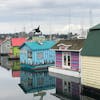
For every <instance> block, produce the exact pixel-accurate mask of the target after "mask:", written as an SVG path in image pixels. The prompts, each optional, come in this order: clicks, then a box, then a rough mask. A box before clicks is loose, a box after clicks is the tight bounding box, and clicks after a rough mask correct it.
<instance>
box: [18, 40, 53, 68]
mask: <svg viewBox="0 0 100 100" xmlns="http://www.w3.org/2000/svg"><path fill="white" fill-rule="evenodd" d="M54 44H55V41H44V42H40V43H39V42H25V43H24V44H23V45H22V46H21V47H20V63H21V64H26V65H27V67H29V68H43V67H49V66H52V65H54V60H55V51H54V50H51V49H50V48H51V47H52V46H54Z"/></svg>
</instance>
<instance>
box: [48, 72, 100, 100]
mask: <svg viewBox="0 0 100 100" xmlns="http://www.w3.org/2000/svg"><path fill="white" fill-rule="evenodd" d="M49 75H50V76H54V77H56V93H55V94H53V95H54V96H56V97H59V98H60V99H61V100H100V98H99V99H97V98H96V97H95V96H94V94H88V95H86V91H85V93H84V91H82V86H81V79H80V78H76V77H72V76H66V75H62V74H56V73H49ZM82 92H83V93H82Z"/></svg>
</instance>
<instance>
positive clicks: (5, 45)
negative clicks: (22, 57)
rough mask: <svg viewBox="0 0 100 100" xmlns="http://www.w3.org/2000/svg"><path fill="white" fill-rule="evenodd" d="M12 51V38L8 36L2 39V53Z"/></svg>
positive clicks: (6, 53) (0, 47)
mask: <svg viewBox="0 0 100 100" xmlns="http://www.w3.org/2000/svg"><path fill="white" fill-rule="evenodd" d="M10 53H11V40H10V38H6V39H4V40H1V41H0V55H1V56H4V55H8V54H10Z"/></svg>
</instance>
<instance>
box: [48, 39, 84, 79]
mask: <svg viewBox="0 0 100 100" xmlns="http://www.w3.org/2000/svg"><path fill="white" fill-rule="evenodd" d="M83 44H84V39H75V40H60V41H59V42H58V43H57V44H56V45H54V46H53V47H52V49H53V50H55V51H56V59H55V66H53V67H50V68H49V72H52V73H59V74H63V75H68V76H74V77H79V78H80V72H81V56H80V52H81V50H82V47H83Z"/></svg>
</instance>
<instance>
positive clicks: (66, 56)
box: [63, 53, 71, 66]
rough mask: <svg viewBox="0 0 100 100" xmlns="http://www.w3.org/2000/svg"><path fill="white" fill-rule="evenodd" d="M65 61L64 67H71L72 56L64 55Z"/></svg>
mask: <svg viewBox="0 0 100 100" xmlns="http://www.w3.org/2000/svg"><path fill="white" fill-rule="evenodd" d="M63 57H64V58H63V60H64V66H70V65H71V56H70V54H67V53H64V56H63Z"/></svg>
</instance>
